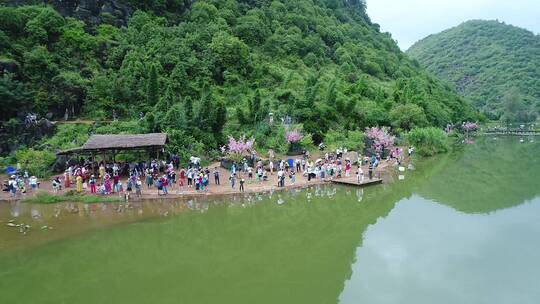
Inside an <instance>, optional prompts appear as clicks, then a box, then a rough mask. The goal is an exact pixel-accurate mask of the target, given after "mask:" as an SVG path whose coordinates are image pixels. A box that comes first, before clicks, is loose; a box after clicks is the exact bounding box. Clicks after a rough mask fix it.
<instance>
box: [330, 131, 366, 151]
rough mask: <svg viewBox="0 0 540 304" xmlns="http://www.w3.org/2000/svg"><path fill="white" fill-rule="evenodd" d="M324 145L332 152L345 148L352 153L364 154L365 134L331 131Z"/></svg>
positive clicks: (360, 132)
mask: <svg viewBox="0 0 540 304" xmlns="http://www.w3.org/2000/svg"><path fill="white" fill-rule="evenodd" d="M324 143H325V144H326V146H327V147H328V149H330V150H335V149H336V148H338V147H343V148H347V149H348V150H350V151H357V152H362V151H363V150H364V133H363V132H362V131H347V132H345V131H336V130H330V131H328V132H327V133H326V136H325V137H324Z"/></svg>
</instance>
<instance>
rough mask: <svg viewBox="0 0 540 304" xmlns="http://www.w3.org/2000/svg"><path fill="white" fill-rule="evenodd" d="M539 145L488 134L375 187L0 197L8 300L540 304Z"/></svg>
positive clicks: (2, 285) (0, 276)
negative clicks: (88, 199)
mask: <svg viewBox="0 0 540 304" xmlns="http://www.w3.org/2000/svg"><path fill="white" fill-rule="evenodd" d="M539 152H540V144H539V143H537V142H533V143H529V142H527V143H519V139H518V138H508V139H492V138H484V139H479V140H478V142H477V143H476V144H474V145H467V146H464V147H463V148H462V149H461V151H457V152H454V153H451V154H447V155H443V156H439V157H435V158H431V159H428V160H423V161H421V162H418V163H416V167H417V168H416V170H414V171H407V172H405V173H404V176H403V177H404V179H399V178H397V177H396V178H395V181H394V182H393V183H389V184H384V185H380V186H374V187H370V188H366V189H364V190H362V189H356V188H349V187H337V186H322V187H313V188H308V189H305V190H298V191H291V192H288V193H278V192H275V193H266V194H261V195H249V196H238V197H223V198H219V199H202V198H201V199H195V200H189V201H174V202H171V201H169V202H148V203H134V204H131V205H128V206H123V205H122V206H121V207H118V205H114V204H94V205H87V206H84V205H79V204H61V205H54V206H41V205H38V206H36V205H21V204H11V205H10V204H2V205H0V220H1V221H2V222H1V223H0V299H1V301H0V302H1V303H310V304H313V303H475V304H478V303H486V304H488V303H489V304H493V303H520V304H526V303H535V304H536V303H540V273H539V270H540V180H539V179H540V158H539V156H540V153H539ZM11 219H15V222H16V223H20V222H24V223H28V224H30V225H31V226H32V228H30V230H29V231H28V232H27V234H26V235H24V234H23V233H20V232H19V230H18V229H17V228H13V227H8V226H7V223H8V221H9V220H11ZM51 228H52V229H51Z"/></svg>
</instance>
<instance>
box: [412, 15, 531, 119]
mask: <svg viewBox="0 0 540 304" xmlns="http://www.w3.org/2000/svg"><path fill="white" fill-rule="evenodd" d="M407 53H408V54H409V55H410V56H411V57H412V58H414V59H416V60H418V62H419V63H420V65H422V66H423V67H425V68H426V69H427V70H428V71H430V72H432V73H434V74H435V75H437V76H439V77H441V78H442V79H445V80H448V81H450V82H452V83H454V84H455V86H456V88H457V90H458V91H459V92H461V93H463V95H464V96H466V97H468V98H470V99H471V101H472V102H473V104H474V105H475V106H476V107H477V108H478V109H480V110H481V111H482V112H484V113H486V114H487V115H488V117H490V118H492V119H498V118H500V117H501V116H502V115H503V113H505V112H507V110H508V109H507V108H508V107H509V106H508V105H505V104H507V103H512V101H510V100H509V99H517V100H518V102H519V103H520V105H519V106H520V107H521V110H519V111H517V112H520V114H517V116H516V117H515V120H519V121H530V120H534V119H535V118H536V116H537V114H538V111H540V36H538V35H535V34H533V33H531V32H529V31H527V30H525V29H522V28H518V27H515V26H511V25H507V24H504V23H501V22H498V21H480V20H475V21H469V22H465V23H463V24H461V25H459V26H457V27H454V28H451V29H449V30H446V31H444V32H442V33H439V34H436V35H431V36H429V37H427V38H425V39H423V40H420V41H419V42H417V43H416V44H415V45H413V46H412V47H411V48H410V49H409V50H408V51H407ZM515 105H516V103H515V102H514V103H513V106H515Z"/></svg>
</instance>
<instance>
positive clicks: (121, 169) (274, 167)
mask: <svg viewBox="0 0 540 304" xmlns="http://www.w3.org/2000/svg"><path fill="white" fill-rule="evenodd" d="M407 152H408V155H409V156H410V155H412V153H413V148H412V147H409V148H408V151H407ZM403 154H404V151H403V149H402V148H395V149H392V150H391V151H390V153H389V155H388V159H395V160H396V162H397V163H398V164H399V163H401V161H402V160H403V158H404V155H403ZM268 155H269V159H267V160H263V159H258V158H257V156H256V154H254V153H253V154H252V155H251V156H250V157H248V158H247V159H246V158H244V159H243V160H242V161H240V162H238V163H237V162H233V163H232V165H231V166H230V168H229V169H228V174H229V176H228V180H229V185H230V187H231V188H232V189H233V190H236V189H237V187H238V191H240V192H244V191H245V190H246V184H250V185H252V184H255V185H263V184H265V183H267V182H269V181H270V179H271V178H270V176H273V175H274V174H276V175H277V178H276V181H277V184H276V186H277V187H278V188H282V187H285V186H286V184H289V185H295V184H296V182H297V176H303V177H304V178H305V179H307V181H308V182H311V181H312V180H318V181H331V180H333V179H336V178H342V177H347V178H348V177H351V174H353V173H352V172H353V165H355V167H356V168H355V169H354V170H355V171H354V172H355V175H356V180H357V182H358V183H362V182H364V171H363V169H362V166H367V169H368V172H367V177H368V178H369V179H373V178H374V171H375V170H376V168H377V166H378V165H379V162H380V161H381V156H380V155H379V154H373V155H372V156H371V157H367V156H366V157H358V159H354V162H353V161H351V160H350V159H349V158H348V157H346V155H347V150H346V149H342V148H338V149H336V150H335V153H333V152H332V153H329V152H327V153H325V154H324V156H322V157H323V158H320V159H317V160H312V159H311V158H310V156H309V152H304V153H303V155H301V156H298V157H297V158H295V159H287V160H285V159H279V160H278V159H275V154H274V153H273V151H271V150H270V151H269V153H268ZM221 172H222V171H221V170H220V168H219V167H215V168H213V170H210V169H209V168H207V167H206V168H203V167H202V166H201V163H200V159H199V158H196V157H192V158H190V160H189V164H188V166H187V167H181V166H180V160H179V158H176V157H171V158H170V159H169V161H158V160H152V161H149V162H144V161H143V162H139V163H134V162H131V163H130V162H124V163H121V162H109V163H106V162H100V163H97V164H96V163H91V162H89V161H81V162H80V163H79V164H77V165H72V166H69V167H68V168H67V169H66V170H65V172H64V173H63V174H62V175H60V176H55V177H54V178H53V180H52V190H53V192H54V193H57V192H58V191H60V190H62V189H64V190H73V191H76V192H90V193H92V194H101V195H111V194H119V195H127V196H129V195H131V194H132V193H133V192H134V193H135V195H136V196H138V197H140V196H142V194H143V191H145V190H150V189H157V194H158V195H159V196H166V195H168V194H170V193H171V191H176V193H182V192H184V191H186V190H195V191H197V192H203V193H204V192H208V191H209V188H210V186H211V179H212V177H213V184H214V185H217V186H219V185H221V174H222V173H221ZM122 177H123V178H124V179H122ZM39 185H40V183H39V182H38V180H37V178H36V177H35V176H28V172H25V173H24V174H22V175H12V176H11V178H10V179H9V181H8V182H7V184H5V185H4V187H5V188H4V191H9V192H10V193H11V195H12V196H13V197H15V196H16V194H17V193H18V192H20V193H26V192H27V191H29V190H28V189H30V191H36V189H38V188H39ZM144 186H146V187H144Z"/></svg>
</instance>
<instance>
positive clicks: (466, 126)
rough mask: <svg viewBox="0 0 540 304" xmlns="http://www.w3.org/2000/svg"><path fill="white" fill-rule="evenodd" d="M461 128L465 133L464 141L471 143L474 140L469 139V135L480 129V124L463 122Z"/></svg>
mask: <svg viewBox="0 0 540 304" xmlns="http://www.w3.org/2000/svg"><path fill="white" fill-rule="evenodd" d="M461 130H462V131H463V133H465V140H464V143H466V144H470V143H472V142H473V141H472V140H469V135H470V134H471V133H474V132H476V131H477V130H478V125H477V124H476V123H475V122H470V121H467V122H464V123H462V124H461Z"/></svg>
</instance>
